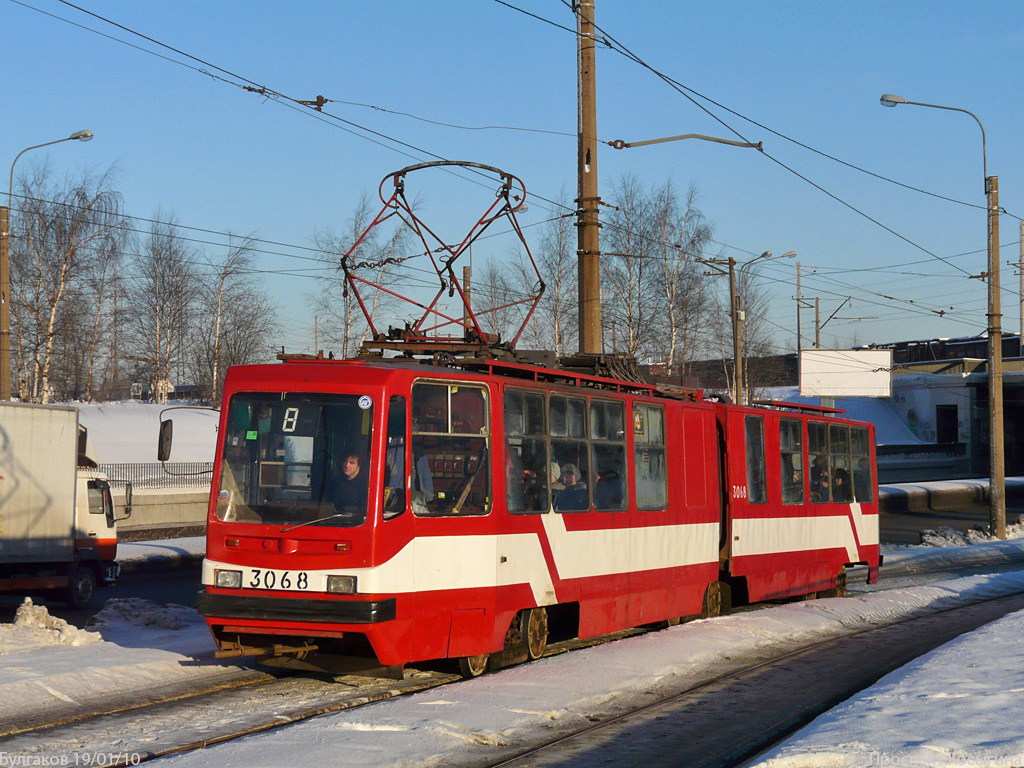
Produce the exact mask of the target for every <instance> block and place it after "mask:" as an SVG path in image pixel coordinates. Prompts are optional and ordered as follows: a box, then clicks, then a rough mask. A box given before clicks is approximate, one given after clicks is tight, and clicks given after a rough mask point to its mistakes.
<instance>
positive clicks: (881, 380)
mask: <svg viewBox="0 0 1024 768" xmlns="http://www.w3.org/2000/svg"><path fill="white" fill-rule="evenodd" d="M800 394H801V396H806V397H890V396H891V395H892V350H891V349H803V350H801V351H800Z"/></svg>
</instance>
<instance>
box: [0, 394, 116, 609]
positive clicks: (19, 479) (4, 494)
mask: <svg viewBox="0 0 1024 768" xmlns="http://www.w3.org/2000/svg"><path fill="white" fill-rule="evenodd" d="M127 494H128V497H129V498H128V506H127V507H126V512H127V514H126V515H125V517H127V516H128V514H131V505H130V496H131V489H130V486H129V487H128V490H127ZM116 558H117V526H116V521H115V519H114V505H113V500H112V498H111V493H110V483H109V482H108V480H107V478H106V476H105V475H103V473H102V472H99V471H98V470H97V469H96V462H95V461H94V460H93V459H92V458H91V457H89V456H88V455H87V437H86V433H85V429H84V427H81V426H80V425H79V423H78V410H77V409H76V408H73V407H67V406H52V405H30V404H26V403H9V402H3V403H0V591H19V592H25V593H26V594H32V593H39V592H43V593H48V594H59V595H61V596H62V597H63V598H64V599H65V600H66V601H67V602H68V604H69V605H72V606H73V607H81V606H84V605H85V604H87V603H88V602H89V601H90V600H91V599H92V596H93V593H94V592H95V589H96V586H97V584H103V585H110V584H113V583H115V582H116V580H117V576H118V570H119V569H118V565H117V560H116Z"/></svg>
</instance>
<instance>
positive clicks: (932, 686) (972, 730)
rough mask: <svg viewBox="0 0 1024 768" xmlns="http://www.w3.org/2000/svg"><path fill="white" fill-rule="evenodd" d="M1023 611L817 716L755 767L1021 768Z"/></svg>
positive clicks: (1023, 735) (1023, 744)
mask: <svg viewBox="0 0 1024 768" xmlns="http://www.w3.org/2000/svg"><path fill="white" fill-rule="evenodd" d="M1022 658H1024V612H1019V613H1014V614H1011V615H1009V616H1006V617H1005V618H1003V619H1000V620H999V621H995V622H993V623H991V624H989V625H987V626H984V627H982V628H981V629H978V630H976V631H974V632H971V633H970V634H967V635H963V636H962V637H958V638H957V639H955V640H953V641H951V642H949V643H947V644H946V645H944V646H942V647H941V648H937V649H935V650H934V651H932V652H931V653H928V654H925V655H924V656H922V657H920V658H919V659H915V660H914V661H912V662H911V663H909V664H907V665H906V666H904V667H902V668H900V669H898V670H896V671H895V672H892V673H890V674H888V675H886V676H885V677H883V678H882V679H881V680H879V681H878V682H877V683H876V684H875V685H873V686H872V687H870V688H868V689H867V690H864V691H861V692H860V693H859V694H857V695H856V696H853V697H852V698H850V699H849V700H847V701H845V702H843V703H842V704H840V705H839V706H838V707H836V708H834V709H833V710H831V711H829V712H827V713H825V714H824V715H821V716H820V717H818V718H817V719H816V720H815V721H814V722H812V723H811V724H810V725H808V726H807V727H806V728H804V729H802V730H801V731H800V732H799V733H797V734H796V735H794V736H793V737H791V738H790V739H788V740H787V741H785V742H783V743H782V744H781V745H779V746H778V747H775V748H773V749H772V750H770V751H769V752H767V753H765V754H764V755H761V756H760V757H759V758H758V759H757V761H756V763H754V764H753V765H755V766H756V767H757V768H809V767H810V766H814V767H815V768H832V767H834V768H847V767H851V768H852V767H853V766H880V767H881V766H904V767H905V768H918V767H922V768H924V767H928V768H930V767H931V766H958V767H961V768H975V767H978V768H980V767H981V766H992V767H995V766H1000V767H1002V768H1011V766H1021V765H1024V729H1022V728H1021V725H1020V710H1019V709H1018V706H1019V704H1020V700H1021V694H1022V693H1024V664H1021V660H1022Z"/></svg>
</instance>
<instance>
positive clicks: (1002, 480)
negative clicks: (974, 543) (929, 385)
mask: <svg viewBox="0 0 1024 768" xmlns="http://www.w3.org/2000/svg"><path fill="white" fill-rule="evenodd" d="M986 192H987V193H988V269H989V278H988V347H989V365H990V367H991V368H990V370H989V374H988V413H989V445H988V447H989V498H990V507H989V533H990V534H991V535H993V536H995V537H996V538H999V539H1005V538H1006V466H1005V453H1004V439H1005V438H1004V434H1003V329H1002V312H1001V308H1000V296H999V258H1000V256H999V177H998V176H989V177H988V179H987V180H986Z"/></svg>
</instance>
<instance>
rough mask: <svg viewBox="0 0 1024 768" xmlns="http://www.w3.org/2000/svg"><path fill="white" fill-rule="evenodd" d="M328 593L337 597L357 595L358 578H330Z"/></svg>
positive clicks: (328, 579) (328, 578) (328, 580)
mask: <svg viewBox="0 0 1024 768" xmlns="http://www.w3.org/2000/svg"><path fill="white" fill-rule="evenodd" d="M327 591H328V592H330V593H332V594H335V595H354V594H355V593H356V577H355V576H328V577H327Z"/></svg>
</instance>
